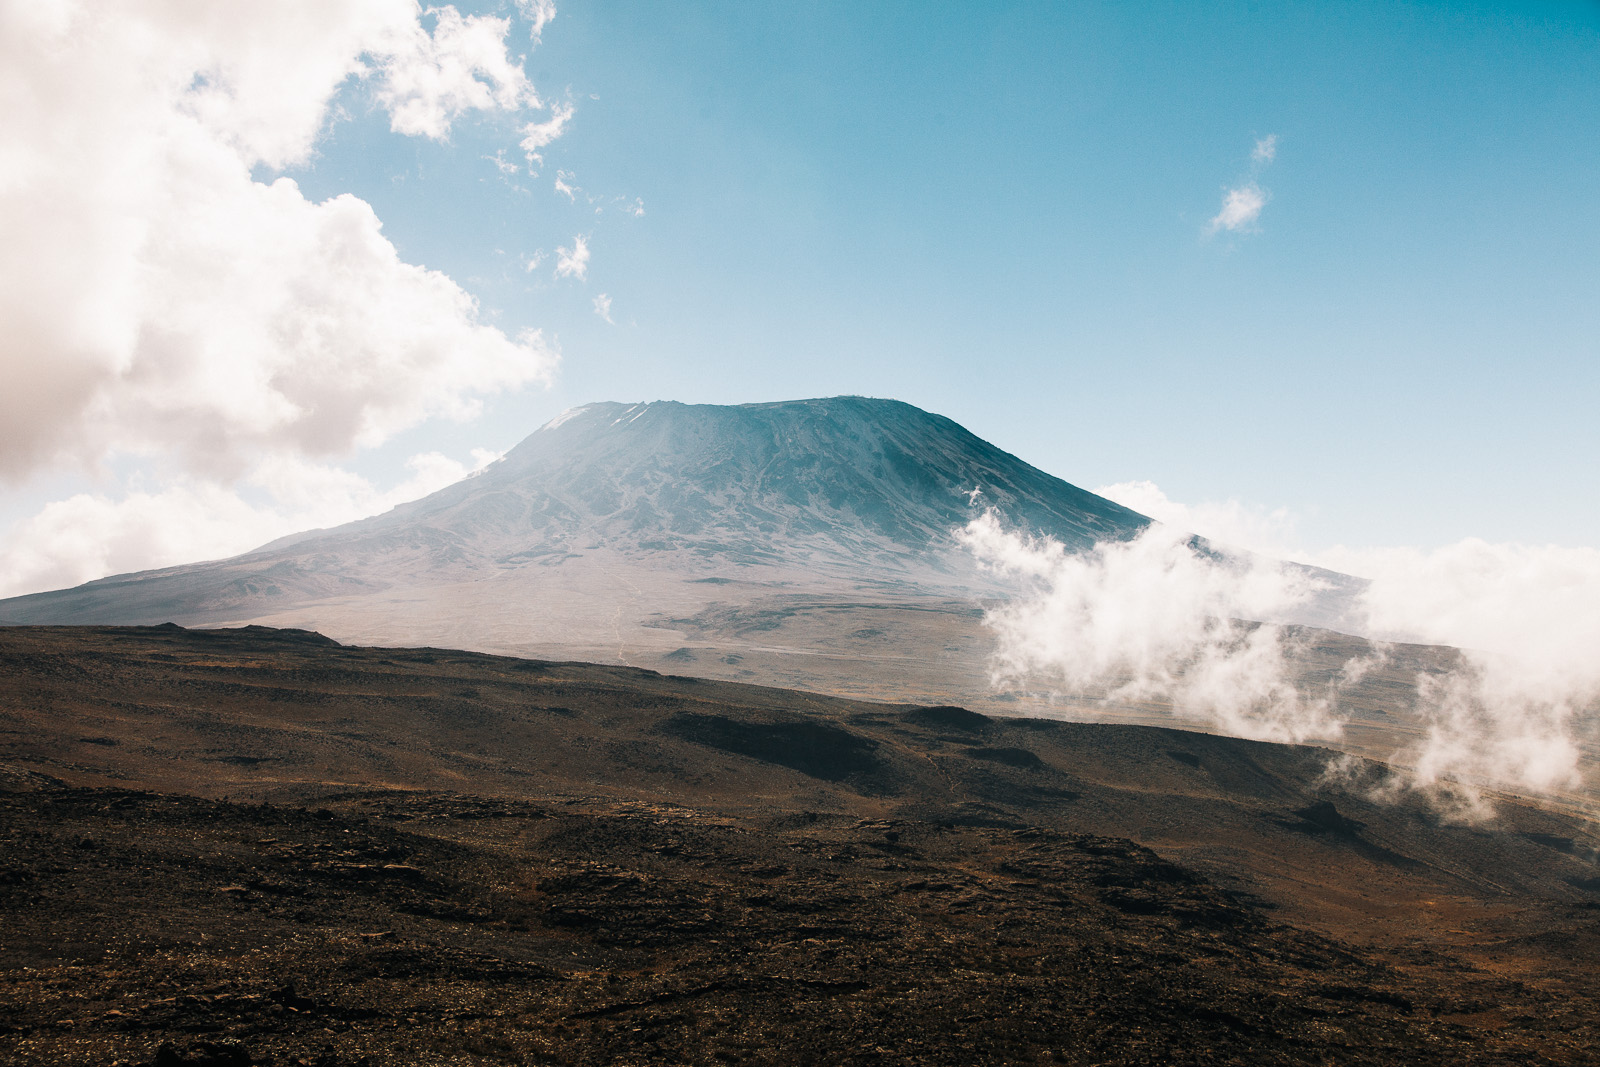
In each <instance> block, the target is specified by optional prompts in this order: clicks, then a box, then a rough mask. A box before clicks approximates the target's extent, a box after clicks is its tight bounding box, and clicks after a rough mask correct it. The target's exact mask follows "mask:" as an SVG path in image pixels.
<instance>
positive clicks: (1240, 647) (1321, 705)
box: [960, 513, 1339, 742]
mask: <svg viewBox="0 0 1600 1067" xmlns="http://www.w3.org/2000/svg"><path fill="white" fill-rule="evenodd" d="M960 537H961V540H962V542H963V543H964V544H965V545H966V546H967V547H968V548H969V549H970V550H971V551H972V552H973V554H974V555H975V556H976V557H977V558H978V559H979V560H980V561H981V562H982V563H984V564H986V565H988V566H989V567H992V568H994V569H995V570H998V571H1001V572H1003V573H1006V574H1010V575H1012V576H1015V577H1018V578H1021V579H1022V580H1023V581H1024V582H1025V584H1026V585H1027V586H1028V587H1029V588H1030V594H1029V595H1024V596H1022V597H1019V598H1017V599H1015V600H1013V601H1011V602H1010V603H1008V604H1005V605H1003V606H1001V607H999V608H996V609H993V610H992V611H990V612H989V613H988V616H987V622H988V624H989V626H990V627H991V628H992V629H993V630H994V631H995V634H996V636H997V638H998V648H997V651H996V654H995V658H994V672H993V673H994V680H995V681H996V682H997V683H998V684H1001V685H1028V686H1035V687H1039V686H1042V687H1044V688H1047V689H1050V690H1054V691H1058V692H1062V693H1070V694H1073V695H1077V696H1088V697H1092V698H1095V699H1098V700H1102V701H1105V702H1108V703H1123V702H1129V701H1139V702H1156V703H1162V704H1170V706H1171V708H1172V711H1173V714H1174V715H1176V716H1177V717H1179V718H1185V719H1192V720H1199V721H1202V722H1206V723H1209V724H1212V725H1214V726H1216V727H1217V728H1219V729H1221V730H1223V731H1225V732H1227V733H1231V734H1236V735H1238V736H1240V737H1249V738H1254V739H1258V740H1266V741H1288V742H1298V741H1304V740H1307V739H1309V738H1313V737H1322V738H1326V737H1332V736H1335V735H1337V733H1338V731H1339V723H1338V720H1337V718H1336V717H1335V715H1334V713H1333V701H1332V699H1331V697H1330V695H1329V694H1317V695H1310V696H1308V695H1306V694H1302V693H1301V692H1300V691H1299V690H1298V689H1297V688H1296V687H1295V686H1294V685H1293V684H1292V683H1291V682H1290V681H1289V680H1288V678H1289V669H1288V659H1287V657H1288V656H1289V655H1290V654H1291V653H1292V651H1293V648H1292V647H1291V646H1292V641H1291V640H1290V639H1289V638H1288V637H1287V636H1286V635H1285V634H1284V633H1283V632H1282V631H1280V630H1279V629H1277V628H1276V627H1271V626H1258V625H1254V624H1253V623H1252V622H1250V621H1247V620H1255V619H1261V618H1266V617H1271V616H1273V615H1276V614H1280V613H1282V612H1283V611H1285V610H1286V609H1288V608H1289V607H1291V606H1292V605H1293V604H1295V603H1297V602H1301V601H1303V600H1305V599H1307V598H1308V597H1309V596H1310V595H1311V594H1312V593H1313V592H1314V588H1313V587H1312V584H1311V582H1310V580H1309V579H1308V578H1307V577H1306V576H1305V574H1304V573H1303V572H1300V571H1296V570H1293V569H1291V568H1286V567H1283V566H1281V565H1279V564H1277V563H1274V562H1271V561H1267V560H1264V559H1262V558H1260V557H1252V558H1249V559H1241V560H1236V561H1219V560H1216V559H1213V558H1210V557H1207V556H1204V555H1201V554H1199V553H1197V552H1195V551H1194V549H1193V548H1192V547H1191V544H1190V538H1189V535H1188V534H1186V533H1184V532H1183V531H1181V530H1178V529H1175V528H1173V527H1169V526H1163V525H1156V526H1151V527H1149V528H1148V529H1147V530H1146V531H1145V532H1144V533H1142V534H1141V535H1140V536H1138V537H1136V538H1133V539H1132V540H1129V541H1108V542H1102V543H1100V544H1097V545H1096V546H1094V548H1093V549H1091V550H1090V551H1088V552H1084V553H1073V552H1068V551H1067V550H1066V548H1065V547H1064V546H1063V545H1061V544H1060V543H1059V542H1057V541H1054V540H1051V539H1036V538H1029V537H1027V536H1024V535H1022V534H1019V533H1016V532H1013V531H1008V530H1006V529H1004V528H1003V527H1002V526H1001V524H1000V522H999V520H998V518H997V517H996V516H995V515H994V514H993V513H986V514H984V515H982V516H980V517H979V518H977V519H974V520H973V521H972V522H971V523H970V524H968V526H967V527H966V529H965V530H963V531H962V533H961V535H960Z"/></svg>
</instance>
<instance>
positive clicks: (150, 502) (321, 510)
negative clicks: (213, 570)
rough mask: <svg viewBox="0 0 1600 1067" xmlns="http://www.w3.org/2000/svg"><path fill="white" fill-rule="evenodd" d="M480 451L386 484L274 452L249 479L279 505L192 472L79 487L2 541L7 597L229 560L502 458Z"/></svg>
mask: <svg viewBox="0 0 1600 1067" xmlns="http://www.w3.org/2000/svg"><path fill="white" fill-rule="evenodd" d="M472 455H473V465H472V466H471V467H469V466H468V465H466V464H462V463H459V462H457V461H455V460H452V459H450V458H449V457H447V456H444V455H441V454H439V453H437V452H426V453H421V454H419V455H415V456H412V457H411V459H410V460H408V461H407V464H406V466H407V467H408V468H409V470H410V471H411V474H410V476H409V477H408V478H407V479H406V480H405V481H404V482H402V483H401V484H399V485H397V486H394V487H393V488H391V489H389V490H387V491H384V490H379V489H378V488H376V487H375V486H373V485H372V484H371V483H370V482H368V481H367V480H366V479H364V478H361V477H360V476H358V475H355V474H352V473H351V472H349V471H347V470H343V469H341V468H339V467H336V466H332V465H329V464H321V463H314V462H310V461H307V460H303V459H298V458H294V457H288V456H276V457H272V458H270V459H268V460H266V461H264V462H263V463H262V464H261V465H260V466H259V467H258V468H257V469H256V470H255V471H253V472H252V473H251V474H250V476H249V477H248V478H247V479H246V482H247V484H248V485H250V486H251V487H254V488H257V489H260V490H262V491H264V492H265V494H266V495H267V496H268V497H269V498H270V500H271V503H261V502H251V501H249V500H247V499H246V498H245V496H244V495H243V494H241V493H240V492H239V491H237V490H235V489H233V488H230V487H226V486H221V485H218V484H216V483H214V482H207V481H203V480H198V479H192V478H186V479H181V480H179V481H177V482H175V483H173V484H170V485H167V486H164V487H162V488H160V489H158V490H155V491H135V492H131V493H128V494H126V495H125V496H123V497H122V498H121V499H115V500H114V499H112V498H111V497H109V496H106V495H104V494H95V493H80V494H78V495H76V496H73V497H70V498H68V499H66V500H60V501H56V502H55V503H52V504H49V505H47V506H46V507H44V508H43V509H42V510H41V511H40V512H39V513H38V514H36V515H34V516H33V517H31V518H29V519H26V520H24V521H22V522H19V523H17V524H15V525H14V526H13V527H12V528H11V529H10V530H8V531H7V533H6V535H5V537H4V539H3V540H0V596H14V595H17V594H21V593H28V592H33V591H35V590H39V589H55V588H61V587H63V586H72V585H77V584H79V583H81V582H86V581H89V580H91V579H94V578H99V577H101V576H103V575H106V574H116V573H122V572H126V571H134V570H146V569H150V568H155V567H164V566H171V565H176V564H180V563H193V562H196V561H198V560H206V559H219V558H224V557H227V556H232V555H236V554H238V553H240V552H246V551H249V550H250V549H252V548H256V547H258V546H260V545H262V544H265V543H266V542H268V541H271V540H273V539H275V538H278V537H282V536H285V535H287V534H290V533H296V532H299V531H301V530H306V529H315V528H318V527H325V526H335V525H338V524H340V523H344V522H349V521H351V520H353V519H358V518H361V517H362V516H365V515H372V514H375V513H377V512H381V511H386V510H388V509H389V508H392V507H394V506H395V505H396V504H400V503H404V502H405V501H407V500H415V499H417V498H418V497H422V496H426V495H427V494H429V493H432V492H434V491H436V490H439V489H442V488H444V487H445V486H446V485H449V484H451V483H452V482H456V481H460V480H461V479H462V478H463V477H465V476H466V475H468V474H469V473H471V472H472V471H474V470H477V469H480V468H482V467H483V466H485V465H487V464H488V463H490V462H493V461H494V460H495V459H498V458H499V454H498V453H495V452H490V451H488V450H487V449H474V450H473V453H472ZM258 495H259V494H258Z"/></svg>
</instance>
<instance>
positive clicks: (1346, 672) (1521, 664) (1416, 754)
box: [961, 483, 1600, 796]
mask: <svg viewBox="0 0 1600 1067" xmlns="http://www.w3.org/2000/svg"><path fill="white" fill-rule="evenodd" d="M1119 489H1120V490H1122V491H1121V492H1120V493H1118V492H1117V491H1118V490H1119ZM1102 492H1110V493H1112V494H1113V496H1114V498H1117V499H1118V500H1119V502H1120V503H1124V504H1127V505H1128V506H1133V507H1138V506H1139V505H1140V504H1141V503H1149V502H1150V501H1152V500H1158V501H1165V497H1164V495H1162V494H1160V492H1159V490H1158V489H1156V488H1155V487H1154V486H1152V485H1150V484H1149V483H1131V486H1124V487H1107V488H1106V489H1105V490H1102ZM1166 504H1167V505H1168V507H1167V508H1166V510H1167V511H1168V512H1169V515H1168V517H1172V513H1173V512H1177V514H1178V517H1179V518H1184V517H1188V518H1195V517H1199V518H1204V517H1205V516H1207V515H1210V516H1214V517H1220V519H1221V520H1222V523H1221V525H1222V526H1223V527H1224V528H1231V529H1232V530H1233V531H1235V532H1237V531H1239V530H1249V529H1252V528H1254V529H1257V530H1265V531H1267V532H1268V533H1269V535H1271V536H1272V538H1273V539H1274V540H1276V538H1277V536H1278V535H1281V534H1282V533H1283V531H1284V530H1285V529H1286V528H1288V525H1289V523H1290V520H1289V518H1288V517H1287V516H1286V515H1284V514H1280V513H1274V512H1266V511H1262V510H1260V509H1241V508H1240V507H1239V506H1237V505H1232V506H1222V507H1214V508H1206V507H1201V508H1196V509H1182V510H1181V511H1180V510H1179V509H1181V505H1173V504H1172V503H1171V502H1170V501H1166ZM1241 514H1243V515H1244V516H1245V519H1246V521H1244V522H1241V521H1239V520H1240V516H1241ZM1192 529H1194V527H1193V526H1183V525H1169V524H1166V523H1158V524H1156V525H1153V526H1151V527H1150V528H1149V529H1147V530H1146V531H1145V532H1144V533H1142V534H1141V535H1140V536H1138V537H1136V538H1133V539H1131V540H1128V541H1119V542H1106V543H1102V544H1099V545H1096V546H1095V547H1094V548H1093V549H1092V550H1090V551H1088V552H1084V553H1076V554H1074V553H1070V552H1068V551H1066V550H1065V549H1064V547H1063V546H1061V545H1060V544H1059V543H1056V542H1054V541H1051V540H1048V539H1037V538H1030V537H1028V536H1026V535H1024V534H1022V533H1019V532H1017V531H1012V530H1007V529H1005V528H1004V527H1003V526H1002V525H1001V523H1000V522H999V520H998V519H997V518H996V517H995V516H994V515H992V514H986V515H984V516H981V517H980V518H978V519H975V520H973V521H972V522H971V523H970V524H969V525H968V526H967V527H966V529H965V530H964V531H963V532H962V534H961V537H962V539H963V541H964V542H965V543H966V545H967V546H968V548H969V549H970V550H971V551H972V552H973V553H974V554H975V556H976V557H977V558H978V559H979V560H980V561H981V562H982V563H984V564H985V565H986V566H989V567H991V568H994V569H996V570H999V571H1002V572H1005V573H1008V574H1010V575H1012V576H1014V577H1015V578H1017V579H1018V580H1019V581H1020V582H1021V583H1022V585H1023V588H1024V592H1023V593H1022V594H1021V595H1019V596H1018V597H1016V598H1015V599H1013V600H1012V601H1011V602H1009V603H1007V604H1004V605H1002V606H1000V607H998V608H996V609H994V610H993V611H991V612H990V613H989V615H988V620H987V621H988V624H989V626H990V627H991V629H992V630H993V631H994V633H995V635H996V638H997V651H996V654H995V658H994V661H993V675H994V679H995V682H996V683H997V684H998V685H1002V686H1009V687H1015V688H1023V689H1033V690H1046V691H1051V692H1055V693H1059V694H1063V695H1071V696H1074V697H1077V698H1079V699H1088V700H1090V701H1100V702H1104V703H1106V704H1111V705H1114V704H1117V703H1121V702H1128V701H1138V702H1140V703H1141V704H1142V705H1143V706H1145V707H1146V708H1148V707H1149V706H1150V705H1152V704H1154V705H1157V706H1161V705H1167V706H1170V709H1171V713H1172V714H1173V715H1174V717H1176V718H1178V719H1188V720H1197V721H1200V722H1203V723H1205V724H1206V725H1208V726H1210V727H1212V728H1214V729H1218V730H1221V731H1223V732H1226V733H1230V734H1235V735H1238V736H1243V737H1252V738H1261V739H1269V740H1289V741H1300V740H1312V739H1333V738H1335V737H1336V736H1337V735H1338V733H1339V730H1340V725H1341V721H1342V718H1343V716H1342V715H1341V712H1340V699H1341V696H1343V695H1345V694H1346V693H1348V692H1350V691H1351V690H1352V689H1353V688H1354V687H1356V686H1358V685H1359V684H1360V682H1361V680H1362V678H1363V677H1365V676H1366V675H1368V674H1369V673H1370V672H1371V671H1373V670H1374V669H1377V668H1380V667H1385V666H1387V665H1388V664H1389V662H1390V661H1389V659H1388V652H1387V648H1388V647H1389V646H1388V643H1389V642H1398V641H1408V642H1420V643H1426V644H1435V645H1450V646H1455V647H1457V648H1459V649H1461V650H1462V651H1461V653H1460V655H1459V657H1456V659H1455V666H1454V667H1453V668H1451V669H1449V670H1448V671H1445V672H1442V673H1426V672H1425V673H1419V674H1416V675H1415V676H1414V678H1413V682H1414V691H1415V698H1414V706H1412V707H1410V708H1404V707H1395V708H1391V709H1390V710H1391V711H1392V712H1393V713H1395V714H1398V715H1401V716H1402V717H1403V716H1404V715H1406V714H1410V715H1414V716H1415V718H1416V722H1417V725H1418V727H1419V731H1420V735H1419V739H1418V740H1417V741H1416V743H1414V744H1412V745H1410V746H1408V747H1406V748H1405V749H1403V750H1401V751H1398V752H1396V753H1394V756H1393V758H1394V760H1395V762H1396V763H1397V764H1399V765H1403V766H1406V767H1408V768H1410V771H1409V777H1408V779H1407V780H1408V781H1409V783H1410V784H1412V785H1414V786H1416V787H1419V788H1423V789H1433V790H1445V791H1453V792H1456V793H1461V794H1462V795H1467V796H1471V795H1473V791H1474V790H1476V789H1480V788H1485V787H1504V788H1511V789H1521V790H1532V791H1536V792H1552V791H1560V790H1565V789H1571V788H1575V787H1577V786H1579V785H1581V783H1582V758H1581V757H1582V749H1581V746H1582V744H1583V743H1584V742H1585V740H1588V739H1592V736H1593V735H1594V733H1595V730H1596V715H1595V711H1596V702H1597V700H1600V655H1597V653H1596V651H1595V650H1596V649H1600V552H1597V551H1595V550H1592V549H1565V548H1557V547H1544V548H1539V547H1531V546H1519V545H1490V544H1487V543H1485V542H1482V541H1476V540H1468V541H1463V542H1461V543H1460V544H1457V545H1451V546H1447V547H1445V548H1441V549H1437V550H1433V551H1423V550H1418V549H1388V550H1375V551H1364V552H1357V551H1351V550H1347V549H1338V550H1333V551H1330V552H1325V553H1319V554H1314V555H1310V556H1306V555H1301V556H1300V557H1299V558H1300V559H1303V560H1305V561H1306V562H1308V563H1311V564H1315V565H1317V566H1322V567H1327V568H1329V569H1331V570H1337V571H1340V572H1343V573H1349V574H1355V575H1358V576H1360V577H1362V578H1365V579H1368V584H1367V585H1366V586H1365V587H1364V589H1363V590H1362V591H1361V592H1360V593H1359V594H1358V595H1357V598H1356V606H1355V614H1356V617H1357V619H1358V621H1359V626H1358V629H1359V630H1360V632H1361V634H1362V635H1364V636H1367V637H1369V638H1371V639H1372V642H1373V643H1372V651H1371V652H1369V653H1363V654H1361V655H1357V656H1353V657H1351V658H1350V659H1349V660H1348V661H1347V662H1345V663H1344V664H1343V665H1342V668H1341V669H1340V670H1339V671H1338V672H1337V673H1336V676H1335V677H1334V679H1333V681H1332V682H1331V683H1325V682H1319V683H1318V684H1317V685H1316V686H1315V687H1308V686H1307V685H1306V684H1304V683H1303V682H1300V681H1298V680H1297V679H1298V678H1300V677H1301V671H1300V670H1298V669H1297V663H1298V662H1299V661H1300V657H1301V656H1302V653H1303V651H1304V650H1303V648H1302V647H1301V646H1300V644H1299V642H1300V641H1302V640H1303V639H1304V637H1303V631H1301V630H1299V629H1298V628H1292V627H1290V628H1285V627H1280V626H1277V625H1272V624H1270V623H1265V624H1263V623H1262V622H1261V620H1271V619H1281V618H1283V617H1285V616H1292V615H1293V614H1295V610H1296V609H1297V608H1304V607H1306V606H1308V605H1313V604H1315V602H1316V601H1317V599H1318V598H1319V597H1323V596H1328V595H1330V594H1332V593H1335V592H1337V591H1336V590H1333V589H1332V588H1331V587H1330V586H1329V585H1327V584H1326V583H1324V582H1321V581H1319V580H1318V578H1317V577H1316V574H1315V572H1314V571H1310V570H1308V569H1307V568H1303V567H1297V566H1292V565H1291V566H1285V565H1283V564H1280V563H1278V562H1276V560H1275V559H1273V558H1271V557H1269V556H1266V555H1263V554H1261V553H1258V552H1254V551H1250V549H1251V548H1253V547H1254V546H1251V545H1245V546H1240V547H1237V548H1224V549H1222V550H1220V551H1213V550H1211V549H1209V548H1208V547H1207V546H1206V545H1205V544H1204V543H1197V542H1192V541H1191V538H1190V536H1189V531H1190V530H1192ZM1197 532H1199V533H1202V534H1207V535H1212V536H1213V537H1214V536H1215V533H1216V532H1220V531H1215V530H1208V529H1200V530H1198V531H1197ZM1216 542H1217V543H1222V539H1221V538H1216ZM1235 544H1236V545H1237V542H1235ZM1346 595H1348V594H1346ZM1463 791H1464V792H1463Z"/></svg>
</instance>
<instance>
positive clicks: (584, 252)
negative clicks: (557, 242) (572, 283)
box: [556, 234, 589, 281]
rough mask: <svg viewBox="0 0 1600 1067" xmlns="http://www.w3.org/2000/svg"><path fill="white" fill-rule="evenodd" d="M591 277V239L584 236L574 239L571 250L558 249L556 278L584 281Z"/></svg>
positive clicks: (580, 235)
mask: <svg viewBox="0 0 1600 1067" xmlns="http://www.w3.org/2000/svg"><path fill="white" fill-rule="evenodd" d="M588 276H589V239H588V238H587V237H584V236H583V235H582V234H579V235H578V236H576V237H574V238H573V239H572V247H571V248H557V249H556V277H557V278H576V279H578V280H579V281H583V280H584V279H585V278H587V277H588Z"/></svg>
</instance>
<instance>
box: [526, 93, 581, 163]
mask: <svg viewBox="0 0 1600 1067" xmlns="http://www.w3.org/2000/svg"><path fill="white" fill-rule="evenodd" d="M571 121H572V105H571V104H551V105H550V117H549V118H548V119H545V120H544V121H543V122H530V123H528V124H527V125H526V126H524V127H523V128H522V151H523V152H524V153H525V154H526V155H527V157H528V170H529V171H530V172H531V173H534V174H537V173H538V172H539V170H538V168H539V167H541V166H543V165H544V156H543V155H542V154H541V153H540V150H541V149H543V148H545V147H546V146H548V145H549V144H550V143H551V142H552V141H554V140H555V139H556V138H557V137H560V136H561V135H562V133H564V132H565V131H566V128H567V123H568V122H571Z"/></svg>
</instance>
